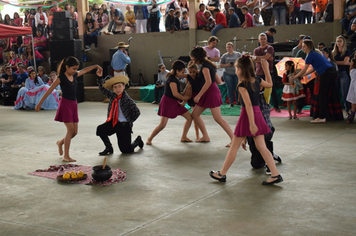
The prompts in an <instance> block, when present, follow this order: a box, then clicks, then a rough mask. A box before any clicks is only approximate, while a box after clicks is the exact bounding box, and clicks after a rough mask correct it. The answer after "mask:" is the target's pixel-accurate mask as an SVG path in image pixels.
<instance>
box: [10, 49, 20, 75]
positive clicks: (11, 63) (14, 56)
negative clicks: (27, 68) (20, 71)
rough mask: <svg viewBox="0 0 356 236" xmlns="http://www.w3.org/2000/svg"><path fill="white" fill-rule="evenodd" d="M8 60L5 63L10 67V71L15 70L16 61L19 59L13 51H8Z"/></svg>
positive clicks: (18, 61)
mask: <svg viewBox="0 0 356 236" xmlns="http://www.w3.org/2000/svg"><path fill="white" fill-rule="evenodd" d="M10 57H11V59H10V61H9V62H8V63H7V65H8V66H10V67H11V69H12V71H15V70H17V63H20V62H21V60H20V58H18V57H17V56H16V53H15V52H14V51H10Z"/></svg>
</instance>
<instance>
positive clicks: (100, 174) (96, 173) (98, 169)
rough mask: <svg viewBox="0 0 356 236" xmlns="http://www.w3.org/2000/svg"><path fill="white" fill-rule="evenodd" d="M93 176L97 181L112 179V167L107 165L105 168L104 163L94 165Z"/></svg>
mask: <svg viewBox="0 0 356 236" xmlns="http://www.w3.org/2000/svg"><path fill="white" fill-rule="evenodd" d="M91 176H92V177H93V179H94V180H95V181H97V182H103V181H106V180H108V179H110V177H111V176H112V171H111V167H110V166H108V165H106V166H105V169H103V166H102V165H99V166H94V167H93V171H92V173H91Z"/></svg>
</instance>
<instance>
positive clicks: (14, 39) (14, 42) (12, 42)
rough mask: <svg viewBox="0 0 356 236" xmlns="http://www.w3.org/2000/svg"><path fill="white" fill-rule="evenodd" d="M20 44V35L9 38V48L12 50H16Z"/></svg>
mask: <svg viewBox="0 0 356 236" xmlns="http://www.w3.org/2000/svg"><path fill="white" fill-rule="evenodd" d="M21 44H22V37H21V36H18V37H17V36H14V37H11V38H10V48H11V50H12V51H14V52H18V51H19V48H20V46H21Z"/></svg>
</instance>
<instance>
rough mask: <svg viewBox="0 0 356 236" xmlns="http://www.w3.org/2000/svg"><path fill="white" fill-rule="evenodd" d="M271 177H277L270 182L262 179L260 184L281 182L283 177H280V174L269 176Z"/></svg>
mask: <svg viewBox="0 0 356 236" xmlns="http://www.w3.org/2000/svg"><path fill="white" fill-rule="evenodd" d="M271 178H277V179H276V180H273V181H271V182H267V181H263V182H262V185H273V184H277V183H280V182H283V178H282V176H281V175H277V176H271Z"/></svg>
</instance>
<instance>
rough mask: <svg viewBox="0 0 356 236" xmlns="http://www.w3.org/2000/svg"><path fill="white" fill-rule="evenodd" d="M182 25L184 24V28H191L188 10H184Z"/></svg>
mask: <svg viewBox="0 0 356 236" xmlns="http://www.w3.org/2000/svg"><path fill="white" fill-rule="evenodd" d="M181 25H182V30H189V17H188V12H187V11H183V17H182V21H181Z"/></svg>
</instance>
